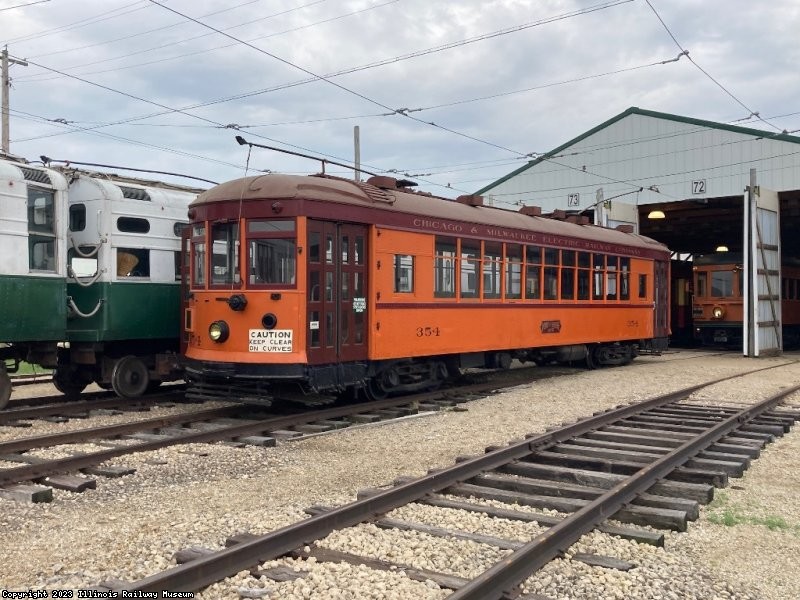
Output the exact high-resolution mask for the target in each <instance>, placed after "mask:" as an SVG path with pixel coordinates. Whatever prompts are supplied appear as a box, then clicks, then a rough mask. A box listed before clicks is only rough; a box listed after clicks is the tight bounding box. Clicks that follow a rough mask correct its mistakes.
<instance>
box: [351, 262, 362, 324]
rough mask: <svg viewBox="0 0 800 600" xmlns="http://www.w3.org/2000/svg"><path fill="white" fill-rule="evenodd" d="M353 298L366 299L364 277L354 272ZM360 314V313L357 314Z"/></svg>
mask: <svg viewBox="0 0 800 600" xmlns="http://www.w3.org/2000/svg"><path fill="white" fill-rule="evenodd" d="M353 297H354V298H363V297H364V276H363V274H362V273H359V272H358V271H355V272H353ZM356 314H358V313H356Z"/></svg>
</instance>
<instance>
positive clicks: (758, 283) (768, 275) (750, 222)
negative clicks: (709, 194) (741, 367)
mask: <svg viewBox="0 0 800 600" xmlns="http://www.w3.org/2000/svg"><path fill="white" fill-rule="evenodd" d="M750 178H751V185H750V186H748V188H747V192H745V202H744V206H745V210H744V265H745V278H744V281H745V285H744V320H743V324H742V325H743V328H744V331H743V332H742V333H743V334H744V335H743V338H744V347H743V349H742V352H743V354H744V355H745V356H751V357H755V356H775V355H777V354H780V353H781V352H783V337H782V334H781V322H782V316H781V253H780V204H779V201H778V194H777V193H776V192H773V191H771V190H766V189H763V188H761V189H759V188H758V187H757V186H756V185H755V170H753V171H751V176H750Z"/></svg>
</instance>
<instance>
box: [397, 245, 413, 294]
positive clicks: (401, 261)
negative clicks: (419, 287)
mask: <svg viewBox="0 0 800 600" xmlns="http://www.w3.org/2000/svg"><path fill="white" fill-rule="evenodd" d="M394 291H395V292H396V293H403V294H405V293H411V292H413V291H414V257H413V256H410V255H408V254H395V255H394Z"/></svg>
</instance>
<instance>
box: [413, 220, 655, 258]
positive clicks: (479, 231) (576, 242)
mask: <svg viewBox="0 0 800 600" xmlns="http://www.w3.org/2000/svg"><path fill="white" fill-rule="evenodd" d="M411 224H412V226H413V227H414V228H415V229H422V230H426V231H431V230H433V231H436V232H441V233H450V234H458V235H468V236H470V235H471V236H476V237H484V238H487V237H488V238H495V239H501V240H507V241H512V242H520V243H531V244H543V245H545V246H556V247H559V248H574V249H576V250H585V251H588V252H606V253H609V254H628V255H631V256H642V255H643V251H642V249H641V248H636V247H633V246H628V245H624V244H609V243H605V242H599V241H595V240H591V239H578V238H572V237H566V236H563V235H553V234H548V233H541V232H535V231H525V230H524V229H511V228H509V229H506V228H502V227H491V226H486V225H474V224H468V223H459V222H457V221H446V220H442V219H426V218H421V217H414V218H413V219H412V221H411Z"/></svg>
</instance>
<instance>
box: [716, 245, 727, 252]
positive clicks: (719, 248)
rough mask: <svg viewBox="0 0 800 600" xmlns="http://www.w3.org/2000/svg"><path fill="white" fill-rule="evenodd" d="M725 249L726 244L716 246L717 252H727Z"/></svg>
mask: <svg viewBox="0 0 800 600" xmlns="http://www.w3.org/2000/svg"><path fill="white" fill-rule="evenodd" d="M727 251H728V247H727V246H717V252H727Z"/></svg>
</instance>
